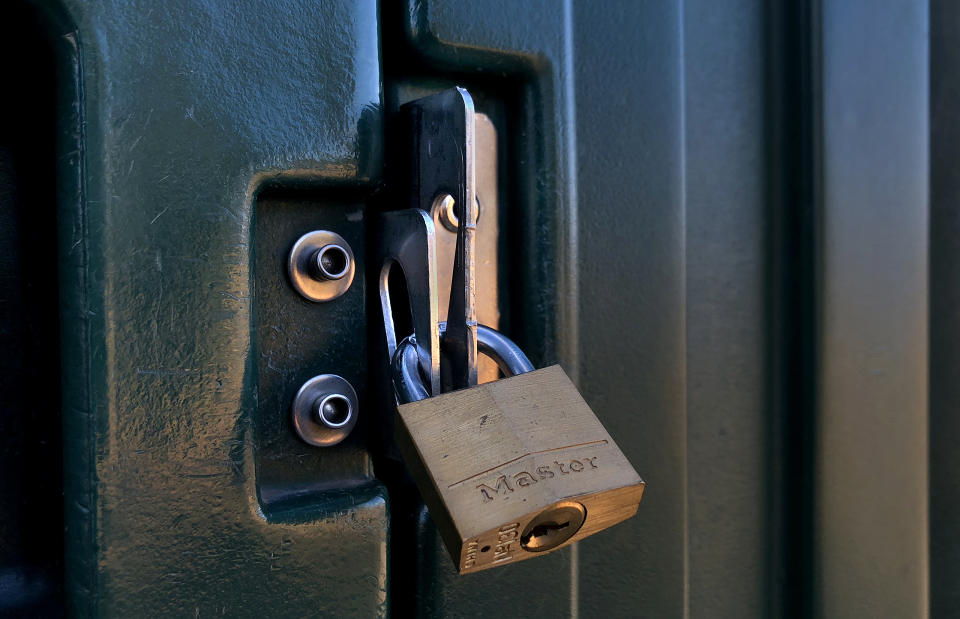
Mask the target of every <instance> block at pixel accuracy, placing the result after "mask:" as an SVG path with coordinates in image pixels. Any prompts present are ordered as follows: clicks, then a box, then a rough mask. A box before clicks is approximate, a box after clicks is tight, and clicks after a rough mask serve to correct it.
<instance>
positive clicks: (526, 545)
mask: <svg viewBox="0 0 960 619" xmlns="http://www.w3.org/2000/svg"><path fill="white" fill-rule="evenodd" d="M586 518H587V510H586V508H584V506H583V505H582V504H580V503H577V502H576V501H563V502H562V503H558V504H557V505H554V506H553V507H550V508H548V509H545V510H543V511H542V512H540V513H539V514H537V515H536V516H534V518H533V520H531V521H530V522H529V523H527V526H526V527H525V528H524V529H523V533H521V534H520V547H521V548H523V549H524V550H526V551H527V552H546V551H548V550H553V549H554V548H556V547H557V546H559V545H560V544H562V543H564V542H565V541H567V540H568V539H570V538H571V537H573V536H574V535H576V534H577V531H579V530H580V527H581V526H582V525H583V521H584V520H586Z"/></svg>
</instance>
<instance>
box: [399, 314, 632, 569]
mask: <svg viewBox="0 0 960 619" xmlns="http://www.w3.org/2000/svg"><path fill="white" fill-rule="evenodd" d="M477 336H478V337H477V341H478V348H479V352H480V353H483V354H487V355H488V356H491V357H492V358H493V359H494V360H495V361H497V364H498V365H500V367H501V369H503V370H504V373H505V374H508V375H509V374H516V375H515V376H512V377H511V378H505V379H502V380H498V381H494V382H491V383H486V384H483V385H478V386H475V387H472V388H469V389H464V390H460V391H453V392H449V393H443V394H441V395H438V396H436V397H427V394H428V392H427V389H426V387H425V386H424V385H423V384H422V381H421V380H420V370H419V367H418V355H417V348H416V346H415V343H414V342H412V341H411V338H407V339H406V340H405V341H404V342H403V343H401V344H400V345H399V346H398V348H397V351H396V353H395V356H394V360H393V377H394V386H395V390H396V393H397V398H398V401H399V402H400V405H399V407H398V413H399V423H398V424H397V427H396V439H397V444H398V446H399V447H400V451H401V453H402V454H403V456H404V460H405V462H406V463H407V466H408V468H409V469H410V471H411V474H412V475H413V477H414V479H415V481H416V482H417V486H418V487H419V488H420V491H421V494H422V495H423V498H424V502H425V503H426V504H427V507H429V509H430V514H431V516H432V517H433V519H434V521H435V522H436V524H437V528H438V529H439V531H440V534H441V536H442V537H443V540H444V543H445V544H446V546H447V549H448V551H449V552H450V555H451V557H452V558H453V561H454V563H455V564H456V565H457V569H458V571H459V572H460V573H461V574H465V573H470V572H476V571H479V570H483V569H487V568H491V567H496V566H500V565H506V564H509V563H514V562H516V561H522V560H524V559H530V558H533V557H536V556H538V555H542V554H544V553H546V552H549V551H551V550H556V549H558V548H562V547H563V546H566V545H568V544H570V543H573V542H575V541H577V540H580V539H583V538H584V537H587V536H588V535H591V534H593V533H596V532H598V531H600V530H602V529H605V528H607V527H609V526H612V525H614V524H616V523H618V522H621V521H623V520H626V519H627V518H629V517H631V516H633V515H634V514H635V513H636V512H637V508H638V507H639V503H640V498H641V496H642V494H643V489H644V482H643V480H641V479H640V477H639V475H637V473H636V471H635V470H634V469H633V467H632V466H631V465H630V463H629V462H628V461H627V459H626V458H625V457H624V455H623V453H622V452H621V451H620V449H619V448H618V447H617V445H616V443H614V442H613V440H612V439H611V438H610V435H609V434H608V433H607V431H606V430H605V429H604V428H603V426H602V425H601V423H600V421H599V420H598V419H597V417H596V415H594V414H593V411H591V410H590V408H589V407H588V406H587V404H586V402H584V400H583V398H582V397H581V396H580V393H579V392H578V391H577V389H576V387H574V385H573V383H572V382H570V379H569V378H568V377H567V375H566V374H565V373H564V371H563V370H562V369H561V368H560V366H557V365H555V366H552V367H548V368H545V369H542V370H536V371H529V370H532V366H531V365H530V362H529V361H527V359H526V356H525V355H524V354H523V353H522V352H521V351H520V350H519V348H517V347H516V345H514V344H513V343H512V342H511V341H510V340H508V339H507V338H506V337H505V336H503V335H502V334H500V333H497V332H496V331H494V330H492V329H488V328H485V327H483V326H479V327H478V333H477ZM520 372H523V373H520Z"/></svg>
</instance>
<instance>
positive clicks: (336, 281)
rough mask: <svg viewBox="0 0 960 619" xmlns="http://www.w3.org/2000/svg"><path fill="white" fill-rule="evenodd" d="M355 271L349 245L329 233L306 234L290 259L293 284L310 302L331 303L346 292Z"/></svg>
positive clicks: (288, 260) (337, 236) (325, 231)
mask: <svg viewBox="0 0 960 619" xmlns="http://www.w3.org/2000/svg"><path fill="white" fill-rule="evenodd" d="M355 270H356V265H355V260H354V257H353V250H352V249H350V245H349V244H348V243H347V242H346V241H345V240H344V238H343V237H342V236H340V235H339V234H337V233H336V232H330V231H329V230H315V231H313V232H308V233H307V234H304V235H303V236H302V237H300V238H299V239H298V240H297V242H296V243H294V244H293V248H292V249H291V250H290V256H289V257H288V258H287V273H288V274H289V276H290V283H291V284H293V287H294V288H295V289H296V290H297V292H299V293H300V294H301V295H303V297H304V298H306V299H309V300H310V301H316V302H321V301H332V300H333V299H336V298H337V297H339V296H341V295H342V294H344V293H345V292H347V290H348V289H349V288H350V284H352V283H353V275H354V271H355Z"/></svg>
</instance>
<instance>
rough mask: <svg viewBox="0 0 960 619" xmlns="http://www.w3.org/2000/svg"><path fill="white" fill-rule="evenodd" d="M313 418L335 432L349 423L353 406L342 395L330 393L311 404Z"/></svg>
mask: <svg viewBox="0 0 960 619" xmlns="http://www.w3.org/2000/svg"><path fill="white" fill-rule="evenodd" d="M313 416H314V419H315V420H317V421H318V422H319V423H321V424H323V425H325V426H327V427H328V428H331V429H333V430H336V429H337V428H342V427H343V426H345V425H347V424H348V423H350V417H352V416H353V406H351V404H350V400H349V398H347V397H346V396H344V395H343V394H340V393H331V394H328V395H325V396H323V397H320V398H317V400H316V401H315V402H314V403H313Z"/></svg>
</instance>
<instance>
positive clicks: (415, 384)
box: [390, 322, 534, 404]
mask: <svg viewBox="0 0 960 619" xmlns="http://www.w3.org/2000/svg"><path fill="white" fill-rule="evenodd" d="M445 333H446V323H445V322H441V323H440V340H441V342H442V341H443V336H444V334H445ZM477 352H479V353H480V354H482V355H486V356H487V357H489V358H491V359H493V360H494V362H496V364H497V366H498V367H499V368H500V370H501V371H502V372H503V373H504V374H505V375H507V376H516V375H517V374H525V373H527V372H532V371H533V369H534V368H533V364H532V363H530V359H528V358H527V355H525V354H524V353H523V351H522V350H520V347H519V346H517V345H516V344H515V343H514V342H513V340H511V339H510V338H508V337H507V336H506V335H504V334H502V333H500V332H499V331H497V330H496V329H491V328H490V327H487V326H484V325H477ZM390 365H391V370H392V373H391V374H392V376H393V390H394V392H395V393H396V394H397V403H398V404H407V403H409V402H417V401H419V400H424V399H426V398H429V397H430V391H429V390H428V389H427V387H426V385H424V384H423V377H422V376H421V374H420V366H419V357H418V356H417V346H416V340H415V339H414V337H413V336H412V335H411V336H408V337H406V338H404V340H403V341H402V342H400V344H399V345H397V351H396V352H395V353H394V355H393V361H392V362H391V364H390Z"/></svg>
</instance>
